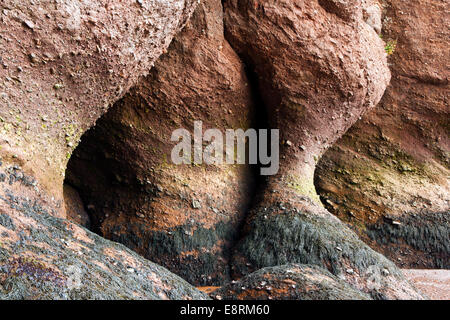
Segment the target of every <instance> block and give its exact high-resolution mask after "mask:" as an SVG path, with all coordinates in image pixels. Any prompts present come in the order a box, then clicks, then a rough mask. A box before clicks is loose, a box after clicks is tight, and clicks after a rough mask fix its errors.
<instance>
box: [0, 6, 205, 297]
mask: <svg viewBox="0 0 450 320" xmlns="http://www.w3.org/2000/svg"><path fill="white" fill-rule="evenodd" d="M196 3H197V2H196V1H181V0H180V1H165V2H161V1H159V2H148V1H132V0H129V1H122V2H114V3H113V2H110V1H70V2H69V1H59V2H53V1H39V2H38V1H35V2H27V3H21V2H17V1H2V3H1V4H0V15H1V16H0V19H1V20H0V24H1V27H0V30H1V31H0V79H1V82H0V103H1V104H0V119H1V128H0V133H1V141H0V147H1V148H0V157H1V161H0V164H1V173H0V200H1V201H0V212H1V219H0V221H1V225H0V234H1V241H0V298H16V299H17V298H26V299H39V298H47V299H49V298H104V299H106V298H108V299H112V298H141V299H142V298H145V299H147V298H156V299H157V298H175V299H184V298H202V297H205V296H204V295H203V294H201V293H200V292H199V291H197V290H196V289H195V288H193V287H192V286H191V285H189V284H187V283H186V282H184V281H183V280H181V279H180V278H178V277H177V276H175V275H173V274H171V273H170V272H169V271H167V270H166V269H164V268H162V267H160V266H157V265H155V264H153V263H151V262H149V261H147V260H145V259H143V258H141V257H139V256H137V254H135V253H132V252H130V251H129V250H128V249H126V248H124V247H123V246H120V245H117V244H113V243H111V242H109V241H107V240H105V239H102V238H100V237H99V236H96V235H94V234H91V233H90V232H88V231H85V230H84V229H81V228H80V227H78V226H76V225H74V224H73V223H70V222H68V221H67V220H64V219H62V218H64V217H65V216H66V214H65V210H64V205H63V203H64V202H63V180H64V171H65V167H66V163H67V161H68V159H69V157H70V154H71V152H72V150H73V149H74V148H75V146H76V144H77V142H78V139H79V138H80V136H81V135H82V134H83V132H84V131H85V130H86V129H88V128H89V127H91V126H92V125H93V124H94V123H95V121H96V120H97V119H98V118H99V117H100V116H101V115H102V114H103V113H104V112H105V111H106V109H107V108H108V106H109V104H111V103H113V102H115V101H116V100H117V99H118V98H119V97H121V96H122V95H123V94H124V93H125V92H126V91H127V90H128V88H129V87H130V86H131V85H133V84H134V83H135V82H136V81H137V79H138V77H139V76H140V75H142V74H145V73H147V72H148V70H149V69H150V67H151V65H152V64H153V63H154V61H155V60H156V58H158V57H159V55H160V54H161V53H162V52H163V51H164V50H165V49H166V48H167V46H168V45H169V43H170V41H171V39H172V37H173V36H174V35H175V33H176V32H178V31H179V29H180V28H181V27H182V26H183V25H184V23H185V22H186V20H187V19H188V18H189V16H190V14H191V12H192V10H193V9H194V7H195V4H196ZM127 264H129V265H128V266H127ZM74 269H76V270H78V271H80V272H81V274H82V276H83V278H82V279H81V280H80V281H81V283H77V284H75V285H74V284H73V281H74V279H73V277H72V276H73V272H74ZM127 269H129V270H127ZM131 270H133V272H131Z"/></svg>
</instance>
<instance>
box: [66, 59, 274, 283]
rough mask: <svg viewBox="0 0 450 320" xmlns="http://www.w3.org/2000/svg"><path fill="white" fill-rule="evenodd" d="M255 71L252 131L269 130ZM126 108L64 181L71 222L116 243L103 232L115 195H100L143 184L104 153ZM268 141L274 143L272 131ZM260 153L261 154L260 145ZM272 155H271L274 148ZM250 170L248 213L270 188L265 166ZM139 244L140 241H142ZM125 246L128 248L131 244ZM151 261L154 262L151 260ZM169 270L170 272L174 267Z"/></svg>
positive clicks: (87, 137)
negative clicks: (262, 191) (261, 195)
mask: <svg viewBox="0 0 450 320" xmlns="http://www.w3.org/2000/svg"><path fill="white" fill-rule="evenodd" d="M244 65H245V64H244ZM251 70H252V69H251V68H248V67H247V66H246V65H245V71H246V74H247V77H248V82H249V87H250V88H251V94H252V99H253V100H254V103H255V106H256V109H255V111H254V112H253V114H251V126H250V128H253V129H255V130H259V129H268V128H269V124H268V118H267V112H266V108H265V106H264V104H263V102H262V98H261V96H260V94H259V88H258V80H257V76H256V74H254V73H253V72H252V71H251ZM126 107H127V105H121V104H120V103H118V104H116V105H114V106H113V107H111V109H110V110H109V111H108V113H107V114H105V115H104V116H103V117H101V118H100V119H99V120H98V121H97V124H96V126H94V127H92V128H91V129H90V130H88V131H87V132H86V133H85V134H84V135H83V136H82V138H81V142H80V144H79V145H78V147H77V148H76V150H75V151H74V152H73V155H72V157H71V158H70V161H69V163H68V165H67V170H66V178H65V181H64V196H65V205H66V210H67V214H68V217H69V219H71V220H73V221H74V222H76V223H78V224H80V225H82V226H84V227H86V228H88V229H89V230H91V231H92V232H94V233H96V234H98V235H100V236H102V237H105V238H107V239H109V240H113V241H118V239H116V238H114V237H110V236H109V235H108V234H105V233H104V232H103V231H102V222H103V220H104V219H105V217H108V215H109V214H111V213H107V212H110V210H109V208H108V204H107V203H108V202H109V199H110V198H111V194H108V193H103V197H104V199H103V198H102V196H101V194H102V193H101V192H100V193H99V192H98V190H108V189H109V188H110V187H111V190H112V189H115V190H116V192H117V188H118V187H119V186H122V187H124V182H125V185H126V188H128V190H127V191H128V192H132V190H135V191H136V192H138V189H139V188H140V186H139V184H140V182H139V181H136V180H133V179H132V178H131V177H132V176H133V168H130V167H127V166H126V165H124V162H123V161H122V160H121V159H117V158H115V157H114V156H113V155H112V154H108V153H107V152H104V150H105V147H106V149H108V147H109V146H108V145H114V143H115V142H114V139H115V138H111V136H108V137H107V138H105V135H107V134H108V133H109V132H105V130H104V128H108V127H110V126H111V125H114V124H112V123H111V121H112V119H111V116H110V115H111V114H112V113H114V112H115V109H116V108H126ZM125 112H126V111H125ZM117 139H121V137H120V136H118V137H117ZM268 141H270V131H269V137H268ZM247 147H248V146H247ZM257 149H258V152H259V143H258V148H257ZM269 152H271V150H270V145H269ZM247 155H248V148H247ZM258 160H259V159H258ZM250 167H251V173H252V175H253V176H254V179H253V180H254V184H253V185H251V186H249V187H250V189H251V190H250V192H251V201H250V206H249V208H248V209H247V211H248V210H250V208H252V207H253V206H254V205H256V201H257V200H256V198H257V197H256V196H257V192H260V191H261V190H264V189H265V185H266V177H265V176H261V175H260V168H261V164H260V163H258V164H256V165H250ZM81 172H84V173H86V172H89V174H88V180H84V181H82V180H80V176H79V174H80V173H81ZM123 176H127V177H128V178H127V179H126V180H125V181H123V180H122V179H123V178H122V177H123ZM84 177H86V175H84ZM134 178H135V177H134ZM99 195H100V196H99ZM105 204H106V205H105ZM131 206H132V205H131V204H130V208H123V210H126V209H129V210H132V209H133V208H131ZM113 214H114V213H113ZM246 218H247V214H245V215H244V217H243V218H242V219H241V221H240V222H239V225H238V228H237V230H236V237H235V238H233V239H232V244H231V245H230V247H229V248H230V249H229V250H227V252H226V254H225V256H226V258H227V260H228V261H229V263H230V262H231V256H232V252H233V250H234V249H235V246H236V244H237V243H238V242H239V241H240V240H241V232H242V229H243V226H244V223H245V221H246ZM136 240H137V241H139V239H136ZM118 242H120V240H119V241H118ZM123 244H125V245H127V243H123ZM131 249H134V248H132V247H131ZM138 253H139V252H138ZM150 260H152V259H151V258H150ZM165 267H168V268H169V269H170V266H165ZM228 268H230V270H231V265H228ZM217 284H219V283H217Z"/></svg>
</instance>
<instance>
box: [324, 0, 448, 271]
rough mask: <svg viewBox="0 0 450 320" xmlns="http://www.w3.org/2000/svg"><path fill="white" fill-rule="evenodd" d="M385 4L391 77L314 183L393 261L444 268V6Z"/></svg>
mask: <svg viewBox="0 0 450 320" xmlns="http://www.w3.org/2000/svg"><path fill="white" fill-rule="evenodd" d="M383 3H384V17H383V21H384V24H383V32H382V36H383V39H384V40H385V41H386V43H387V45H386V49H387V51H389V50H390V53H392V54H391V55H390V56H389V62H390V65H391V70H392V74H393V77H392V81H391V84H390V86H389V87H388V89H387V91H386V93H385V95H384V97H383V99H382V100H381V102H380V104H379V105H378V106H377V108H375V109H374V110H372V111H371V112H370V113H368V114H366V115H365V116H364V117H363V118H362V119H361V120H359V121H358V122H357V123H356V124H355V126H354V127H352V128H351V129H350V130H349V132H348V133H347V134H346V135H345V136H344V137H343V138H342V139H341V140H339V141H338V142H337V144H336V145H335V146H333V148H331V149H330V150H329V151H328V152H326V153H325V155H324V156H323V158H322V159H321V161H320V163H319V166H318V170H317V173H316V186H317V188H318V189H319V193H320V195H321V197H322V200H323V201H324V204H325V206H326V207H327V209H329V210H330V212H332V213H334V214H335V215H337V216H338V217H339V218H340V219H341V220H343V221H345V222H348V223H349V224H351V225H352V226H353V227H354V229H355V230H356V231H357V233H358V234H359V235H360V237H361V238H362V239H364V240H365V242H367V243H369V244H370V245H371V246H372V247H373V248H375V249H376V250H378V251H379V252H382V253H383V254H385V255H386V256H387V257H388V258H391V259H392V260H393V261H394V262H396V263H397V264H398V265H399V266H402V267H409V268H447V269H448V268H449V267H450V265H449V261H450V260H449V256H450V243H449V239H450V215H449V213H450V202H449V201H450V186H449V177H450V167H449V151H450V140H449V131H448V128H449V119H450V117H449V112H450V109H449V103H448V98H449V94H448V93H449V90H450V88H449V76H450V66H449V58H448V57H449V53H450V52H449V47H448V39H449V32H448V28H447V21H448V3H445V2H435V1H418V0H415V1H408V2H405V1H396V0H391V1H384V2H383ZM446 10H447V11H446ZM394 47H395V51H394V52H392V51H393V49H394Z"/></svg>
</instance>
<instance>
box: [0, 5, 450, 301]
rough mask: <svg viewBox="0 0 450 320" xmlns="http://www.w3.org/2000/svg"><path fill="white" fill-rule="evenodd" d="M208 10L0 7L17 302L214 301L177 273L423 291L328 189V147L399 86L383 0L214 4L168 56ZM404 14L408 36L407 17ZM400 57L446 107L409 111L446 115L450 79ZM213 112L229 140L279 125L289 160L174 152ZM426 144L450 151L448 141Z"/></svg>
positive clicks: (4, 285) (392, 295)
mask: <svg viewBox="0 0 450 320" xmlns="http://www.w3.org/2000/svg"><path fill="white" fill-rule="evenodd" d="M196 3H197V2H196V1H181V0H172V1H165V2H150V1H131V0H128V1H124V2H119V3H110V2H107V1H97V2H95V3H94V2H92V3H91V2H89V1H88V2H80V1H72V2H70V3H69V2H65V1H61V2H57V3H55V4H53V3H50V2H46V1H43V2H39V3H38V4H33V5H32V6H29V7H25V6H23V5H19V4H17V3H15V2H13V1H6V2H3V3H2V4H1V5H0V6H1V7H0V9H1V19H2V20H1V23H2V29H1V30H2V32H1V34H0V35H1V37H0V50H1V51H0V76H1V80H2V82H1V83H0V94H1V96H0V101H1V105H0V121H2V122H1V123H0V124H1V126H0V133H1V139H2V140H1V141H0V143H1V145H0V146H1V149H0V158H1V161H0V169H1V171H0V200H1V201H0V235H1V238H0V239H1V242H0V298H99V299H109V298H127V299H132V298H138V299H139V298H140V299H142V298H144V299H148V298H151V299H160V298H161V299H166V298H169V299H192V298H194V299H195V298H199V299H203V298H207V296H206V295H205V294H203V293H201V292H200V291H198V290H197V289H195V288H194V287H192V286H191V285H190V284H188V283H186V282H185V281H184V280H182V279H181V278H179V277H178V276H176V275H174V274H172V273H170V272H169V271H168V270H166V269H165V268H164V267H167V268H168V269H169V270H170V271H172V272H174V273H176V274H178V275H179V276H181V277H182V278H184V279H185V280H188V281H189V282H191V283H192V284H196V285H223V284H225V283H227V282H229V281H230V280H231V279H232V278H234V279H235V281H233V282H230V283H228V284H225V285H224V286H223V287H222V289H220V290H219V291H218V292H217V293H216V294H217V295H221V296H223V297H225V298H236V297H237V298H246V299H251V298H255V297H258V298H269V296H270V297H271V298H278V299H293V298H295V299H308V298H324V299H353V298H359V299H369V298H375V299H411V298H416V299H420V298H422V296H421V294H420V293H418V292H417V291H416V290H415V289H414V288H413V287H412V286H411V285H410V284H409V283H408V282H407V281H406V280H405V278H404V277H403V275H402V273H401V272H400V271H399V269H398V268H397V267H396V266H395V265H394V264H393V263H392V262H391V261H389V260H387V259H386V258H385V257H384V256H383V255H381V254H380V253H377V252H376V251H374V250H373V249H371V248H370V247H369V246H367V245H366V244H365V243H363V242H362V241H361V240H360V239H359V238H358V237H357V235H356V234H355V233H354V232H353V231H351V230H350V229H349V228H348V227H347V226H346V225H345V224H344V223H343V222H341V220H339V219H338V218H337V217H336V216H334V215H332V214H331V213H330V212H329V211H328V210H327V209H325V208H324V207H323V205H322V203H321V199H320V198H319V195H318V194H317V192H316V189H315V185H314V173H315V170H316V164H317V162H318V160H319V159H320V158H321V157H322V155H323V154H324V153H325V152H326V150H327V149H329V147H330V146H332V145H333V144H334V143H335V142H336V140H337V139H338V138H339V137H340V136H342V135H343V134H344V133H345V132H346V131H347V129H348V128H349V127H350V126H352V125H353V124H354V123H355V122H356V121H357V120H358V119H359V118H360V117H361V116H362V115H363V114H364V113H365V112H366V111H367V110H369V109H371V108H372V107H374V106H375V105H376V104H377V103H378V102H379V100H380V99H381V97H382V95H383V93H384V91H385V89H386V87H387V85H388V83H389V80H390V72H389V69H388V66H387V59H386V52H385V51H388V52H389V53H391V52H392V50H393V48H394V47H395V42H392V41H391V42H389V41H388V39H385V40H386V41H388V42H387V44H386V43H384V42H383V41H382V40H381V39H380V37H379V35H378V34H377V33H379V32H380V30H381V26H382V23H381V6H380V5H379V3H378V2H377V1H375V0H350V1H338V0H314V1H288V0H281V1H280V0H277V1H274V0H263V1H259V0H258V1H256V0H227V1H222V2H221V1H219V0H207V1H204V2H202V3H201V4H200V5H199V6H198V7H197V10H196V11H195V14H194V15H193V17H192V19H191V20H190V22H189V23H188V24H187V25H186V27H185V28H184V30H183V31H182V32H181V33H179V34H178V35H177V36H176V37H175V39H174V41H173V43H172V44H171V45H170V47H169V48H168V52H167V53H166V54H164V55H162V56H161V57H160V59H159V60H158V61H156V59H157V58H158V57H159V56H160V54H161V53H162V52H164V51H165V50H166V48H167V47H168V46H169V43H170V41H171V40H172V38H173V37H174V36H175V34H176V33H177V32H178V31H179V30H180V28H181V27H182V26H183V25H185V23H186V21H187V20H188V18H189V16H190V15H191V13H192V12H193V10H194V7H195V4H196ZM222 3H223V7H222ZM427 4H428V5H431V4H430V3H428V2H427ZM394 11H395V10H394ZM400 11H401V10H399V11H398V13H397V14H399V15H401V14H403V13H400ZM395 12H397V11H395ZM401 12H403V11H401ZM433 21H434V20H433ZM385 22H386V21H385ZM390 23H392V24H391V29H389V30H392V32H393V33H392V34H399V32H400V31H399V30H400V29H401V28H402V26H403V24H402V23H403V22H402V23H399V24H398V25H396V24H395V23H393V22H392V21H390ZM433 23H434V22H433ZM396 28H398V29H396ZM3 30H4V31H3ZM391 36H392V35H389V37H391ZM439 37H440V36H437V38H439ZM438 43H439V42H438ZM411 46H412V47H415V48H416V47H417V46H416V44H411ZM438 46H439V44H438ZM418 48H421V47H420V46H419V47H418ZM422 49H423V48H422ZM413 53H414V51H413V50H412V51H411V54H413ZM433 54H434V53H433ZM443 59H444V58H443ZM404 60H405V61H406V60H407V59H404ZM444 60H445V59H444ZM444 60H443V61H444ZM402 61H403V60H402ZM155 62H156V64H155ZM396 65H397V66H400V67H398V69H394V72H396V73H394V74H396V77H398V78H401V81H402V82H399V84H398V85H399V86H400V87H399V88H401V86H403V85H405V84H406V85H408V86H409V85H410V86H411V90H413V89H412V88H421V89H423V88H429V86H432V87H433V88H435V87H439V88H444V89H443V91H442V92H441V91H439V93H437V95H436V96H433V95H432V93H431V91H432V90H430V95H427V96H423V97H422V98H423V99H424V100H420V101H422V102H423V103H424V104H425V103H426V102H427V101H429V99H431V100H432V101H433V102H430V104H431V103H434V102H435V101H436V103H437V106H436V107H435V106H433V107H430V109H432V110H433V112H434V113H433V115H432V116H429V117H428V116H423V117H422V114H421V113H420V112H419V111H418V110H419V109H416V108H414V111H415V112H417V114H415V113H412V114H411V113H407V114H408V115H410V116H412V117H413V119H415V120H414V121H417V122H420V124H419V125H418V127H420V128H421V129H420V130H422V129H424V128H425V129H426V128H430V127H431V124H430V122H431V121H433V120H435V121H438V120H439V117H438V115H441V114H445V109H444V111H442V110H441V109H440V108H441V107H442V106H443V105H442V104H439V103H441V102H442V101H445V99H444V98H442V97H443V94H444V93H443V92H444V90H446V89H445V86H446V85H447V81H448V80H447V78H442V77H441V75H437V74H436V73H432V70H433V69H426V71H424V73H420V74H417V73H416V74H415V75H416V76H413V75H412V73H409V71H408V70H410V71H411V70H412V67H411V65H410V64H409V63H406V62H405V63H404V64H401V63H398V64H396ZM398 70H403V71H402V72H400V71H398ZM405 70H406V71H405ZM434 70H435V69H434ZM411 72H412V71H411ZM249 80H250V81H249ZM416 85H417V86H416ZM130 88H131V89H130ZM393 88H395V85H394V86H393ZM392 92H394V94H392ZM433 92H435V91H433ZM408 94H412V91H411V92H410V93H408ZM400 96H401V97H403V93H402V91H401V90H400V89H398V91H390V92H389V93H388V95H387V96H386V97H385V100H384V101H391V102H392V104H393V105H395V104H398V103H399V102H398V101H399V97H400ZM430 96H431V98H430ZM408 97H411V96H409V95H408ZM119 98H121V100H120V101H118V102H117V100H118V99H119ZM442 99H443V100H442ZM407 101H413V98H411V100H407ZM414 101H416V100H414ZM391 102H389V103H391ZM113 103H115V105H114V106H113V107H111V108H109V106H110V105H111V104H113ZM399 108H400V109H402V108H401V107H399ZM108 109H109V111H108V113H106V111H107V110H108ZM385 109H386V108H385ZM386 110H390V111H389V112H388V114H390V115H392V113H393V112H395V110H397V109H395V108H393V109H389V108H387V109H386ZM402 110H403V109H402ZM105 113H106V114H105ZM419 114H420V115H421V116H420V119H419ZM383 115H384V114H383ZM380 119H381V116H380ZM396 119H398V118H396V116H393V115H392V119H391V120H392V121H393V122H394V121H395V120H396ZM198 120H201V121H202V122H203V130H206V129H212V128H214V129H219V132H221V133H223V132H224V130H225V129H229V128H230V129H237V128H241V129H244V130H245V129H247V128H250V127H255V126H256V127H258V125H261V122H264V121H267V123H268V125H269V127H271V128H276V129H280V137H281V148H280V170H279V173H278V174H277V175H274V176H269V177H268V178H267V179H266V180H263V179H259V178H258V177H256V175H255V172H254V171H252V169H253V168H252V167H251V166H249V165H225V164H200V165H198V164H196V163H195V161H192V159H188V160H190V163H188V164H184V165H175V164H173V163H172V161H171V159H170V157H171V152H172V148H173V146H174V145H175V144H176V143H177V142H174V141H171V135H172V132H173V131H174V130H175V129H179V128H186V129H188V130H189V131H191V133H192V132H193V131H194V130H193V125H194V121H198ZM401 120H403V118H402V119H401ZM379 121H381V120H379ZM258 122H259V124H258ZM94 124H95V126H94ZM445 125H446V124H445V121H444V124H443V125H442V126H441V127H439V128H440V129H436V130H437V131H436V132H437V133H436V135H437V137H439V136H440V133H439V132H440V130H444V128H445ZM375 127H376V126H375ZM393 127H394V128H397V127H395V126H393ZM412 127H414V126H412ZM89 128H91V130H89V131H88V132H87V133H85V132H86V131H87V130H88V129H89ZM377 128H379V127H377ZM399 128H400V127H399ZM401 128H403V127H401ZM433 128H435V127H433ZM397 129H398V128H397ZM397 129H393V131H392V132H397V133H398V131H396V130H397ZM420 130H419V131H420ZM433 130H434V129H433ZM419 131H417V132H415V131H412V132H415V133H413V134H412V136H411V143H410V144H411V145H412V144H413V142H412V141H413V139H416V138H417V137H419V140H420V138H421V136H420V135H419ZM369 132H372V133H373V132H374V131H369ZM434 132H435V131H433V133H434ZM83 133H85V135H84V137H83V141H82V143H81V144H80V145H79V146H78V148H77V150H76V151H75V152H74V150H75V147H76V145H77V144H78V142H79V140H80V137H81V135H82V134H83ZM422 133H423V132H422ZM368 136H369V135H368ZM381 136H383V135H381ZM398 136H399V137H400V136H401V135H398ZM422 138H423V137H422ZM383 139H384V138H383ZM392 139H393V138H392ZM435 140H436V139H435ZM343 141H345V138H344V140H343ZM363 141H372V140H370V139H368V140H364V139H363ZM386 141H387V140H386ZM414 141H415V140H414ZM427 141H428V140H427ZM377 143H378V145H379V148H384V147H385V146H386V145H385V144H383V143H380V141H379V140H377ZM428 143H429V144H430V145H432V146H433V147H430V146H427V148H428V149H427V150H428V151H430V150H431V151H430V152H432V153H433V152H434V153H433V155H434V156H436V155H439V157H441V160H442V159H444V160H443V161H444V162H445V161H446V162H445V163H447V164H448V161H447V159H446V158H445V157H446V155H445V152H446V151H445V146H446V145H448V141H447V140H445V141H444V142H443V141H442V140H439V139H438V140H437V141H434V144H433V142H432V141H428ZM410 144H407V145H408V146H409V145H410ZM442 146H444V147H442ZM425 149H426V148H425ZM369 150H371V149H370V148H369ZM376 150H377V152H379V149H376ZM428 151H427V152H428ZM72 152H74V154H73V155H72ZM405 152H406V151H405ZM330 154H332V153H330ZM418 154H422V153H420V152H419V153H418ZM442 154H444V156H443V155H442ZM423 157H424V158H427V159H429V157H428V154H426V153H423ZM69 158H71V161H70V163H69V165H68V169H67V177H66V181H65V183H66V187H65V189H63V181H64V178H65V176H64V175H65V174H64V173H65V169H66V165H67V162H68V159H69ZM331 158H332V161H334V162H333V163H337V160H336V159H335V158H333V157H331ZM408 159H409V158H408ZM383 160H386V159H385V158H383ZM386 161H387V160H386ZM324 163H326V162H324ZM328 163H329V162H328ZM389 163H390V162H389V161H387V164H388V165H389ZM409 165H411V164H410V163H409ZM329 167H332V164H329V165H328V168H329ZM430 167H432V168H433V170H435V171H433V170H432V171H430V172H431V173H430V174H429V175H430V176H431V175H434V174H436V173H441V172H446V169H445V168H442V162H441V163H440V164H437V162H436V161H434V162H432V165H431V166H430ZM325 168H327V166H325ZM427 168H428V167H427ZM424 170H425V169H424ZM439 170H441V171H439ZM420 172H422V171H420ZM424 172H425V171H424ZM427 172H428V171H427ZM421 174H422V173H421ZM424 174H425V173H424ZM426 174H428V173H426ZM319 176H320V175H319ZM322 176H326V174H322ZM430 179H431V178H430ZM430 181H431V180H430ZM433 183H435V184H441V185H442V183H440V182H439V183H438V182H433ZM318 185H319V186H320V188H321V189H320V190H324V189H325V188H324V187H323V186H322V185H320V184H318ZM437 189H438V190H441V189H439V188H437ZM63 190H64V194H63ZM369 191H370V190H369ZM78 192H79V193H80V195H81V198H80V196H79V195H78ZM429 194H431V193H429ZM255 195H256V196H255ZM322 195H323V194H322ZM438 197H439V195H438ZM63 198H64V201H63ZM441 198H442V197H441ZM328 204H330V203H328ZM331 209H334V208H330V210H331ZM66 218H69V219H71V220H72V221H75V222H77V223H78V224H82V225H85V226H88V227H90V228H91V229H92V230H93V231H95V232H96V233H98V234H100V235H102V236H104V237H106V238H108V239H111V240H114V241H117V242H121V243H122V244H125V245H126V246H127V247H128V248H125V247H124V246H122V245H119V244H117V243H113V242H110V241H109V240H105V239H104V238H102V237H100V236H98V235H95V234H93V233H92V232H90V231H87V230H86V229H84V228H82V227H80V226H79V225H77V224H74V223H73V222H69V221H68V220H67V219H66ZM241 225H242V226H243V228H241ZM446 230H447V232H448V229H446ZM444 231H445V230H444ZM376 236H377V235H376ZM379 236H380V233H378V237H379ZM130 249H132V250H134V251H135V252H131V251H130ZM138 254H139V255H140V256H139V255H138ZM145 258H149V259H150V260H152V261H154V262H156V263H159V264H161V265H162V266H158V265H156V264H154V263H153V262H150V261H148V260H146V259H145ZM292 263H295V264H292ZM298 263H300V264H304V265H300V264H298ZM286 264H287V265H286ZM261 268H262V269H261ZM258 269H260V270H259V271H256V272H254V271H255V270H258ZM253 272H254V273H253ZM237 278H241V279H240V280H238V281H237V282H236V280H237ZM260 281H264V282H267V283H269V282H270V288H271V290H267V285H266V284H267V283H265V284H264V285H262V284H261V283H259V282H260ZM258 283H259V284H258ZM293 286H294V287H293ZM272 289H273V290H272ZM267 291H271V293H267Z"/></svg>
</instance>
